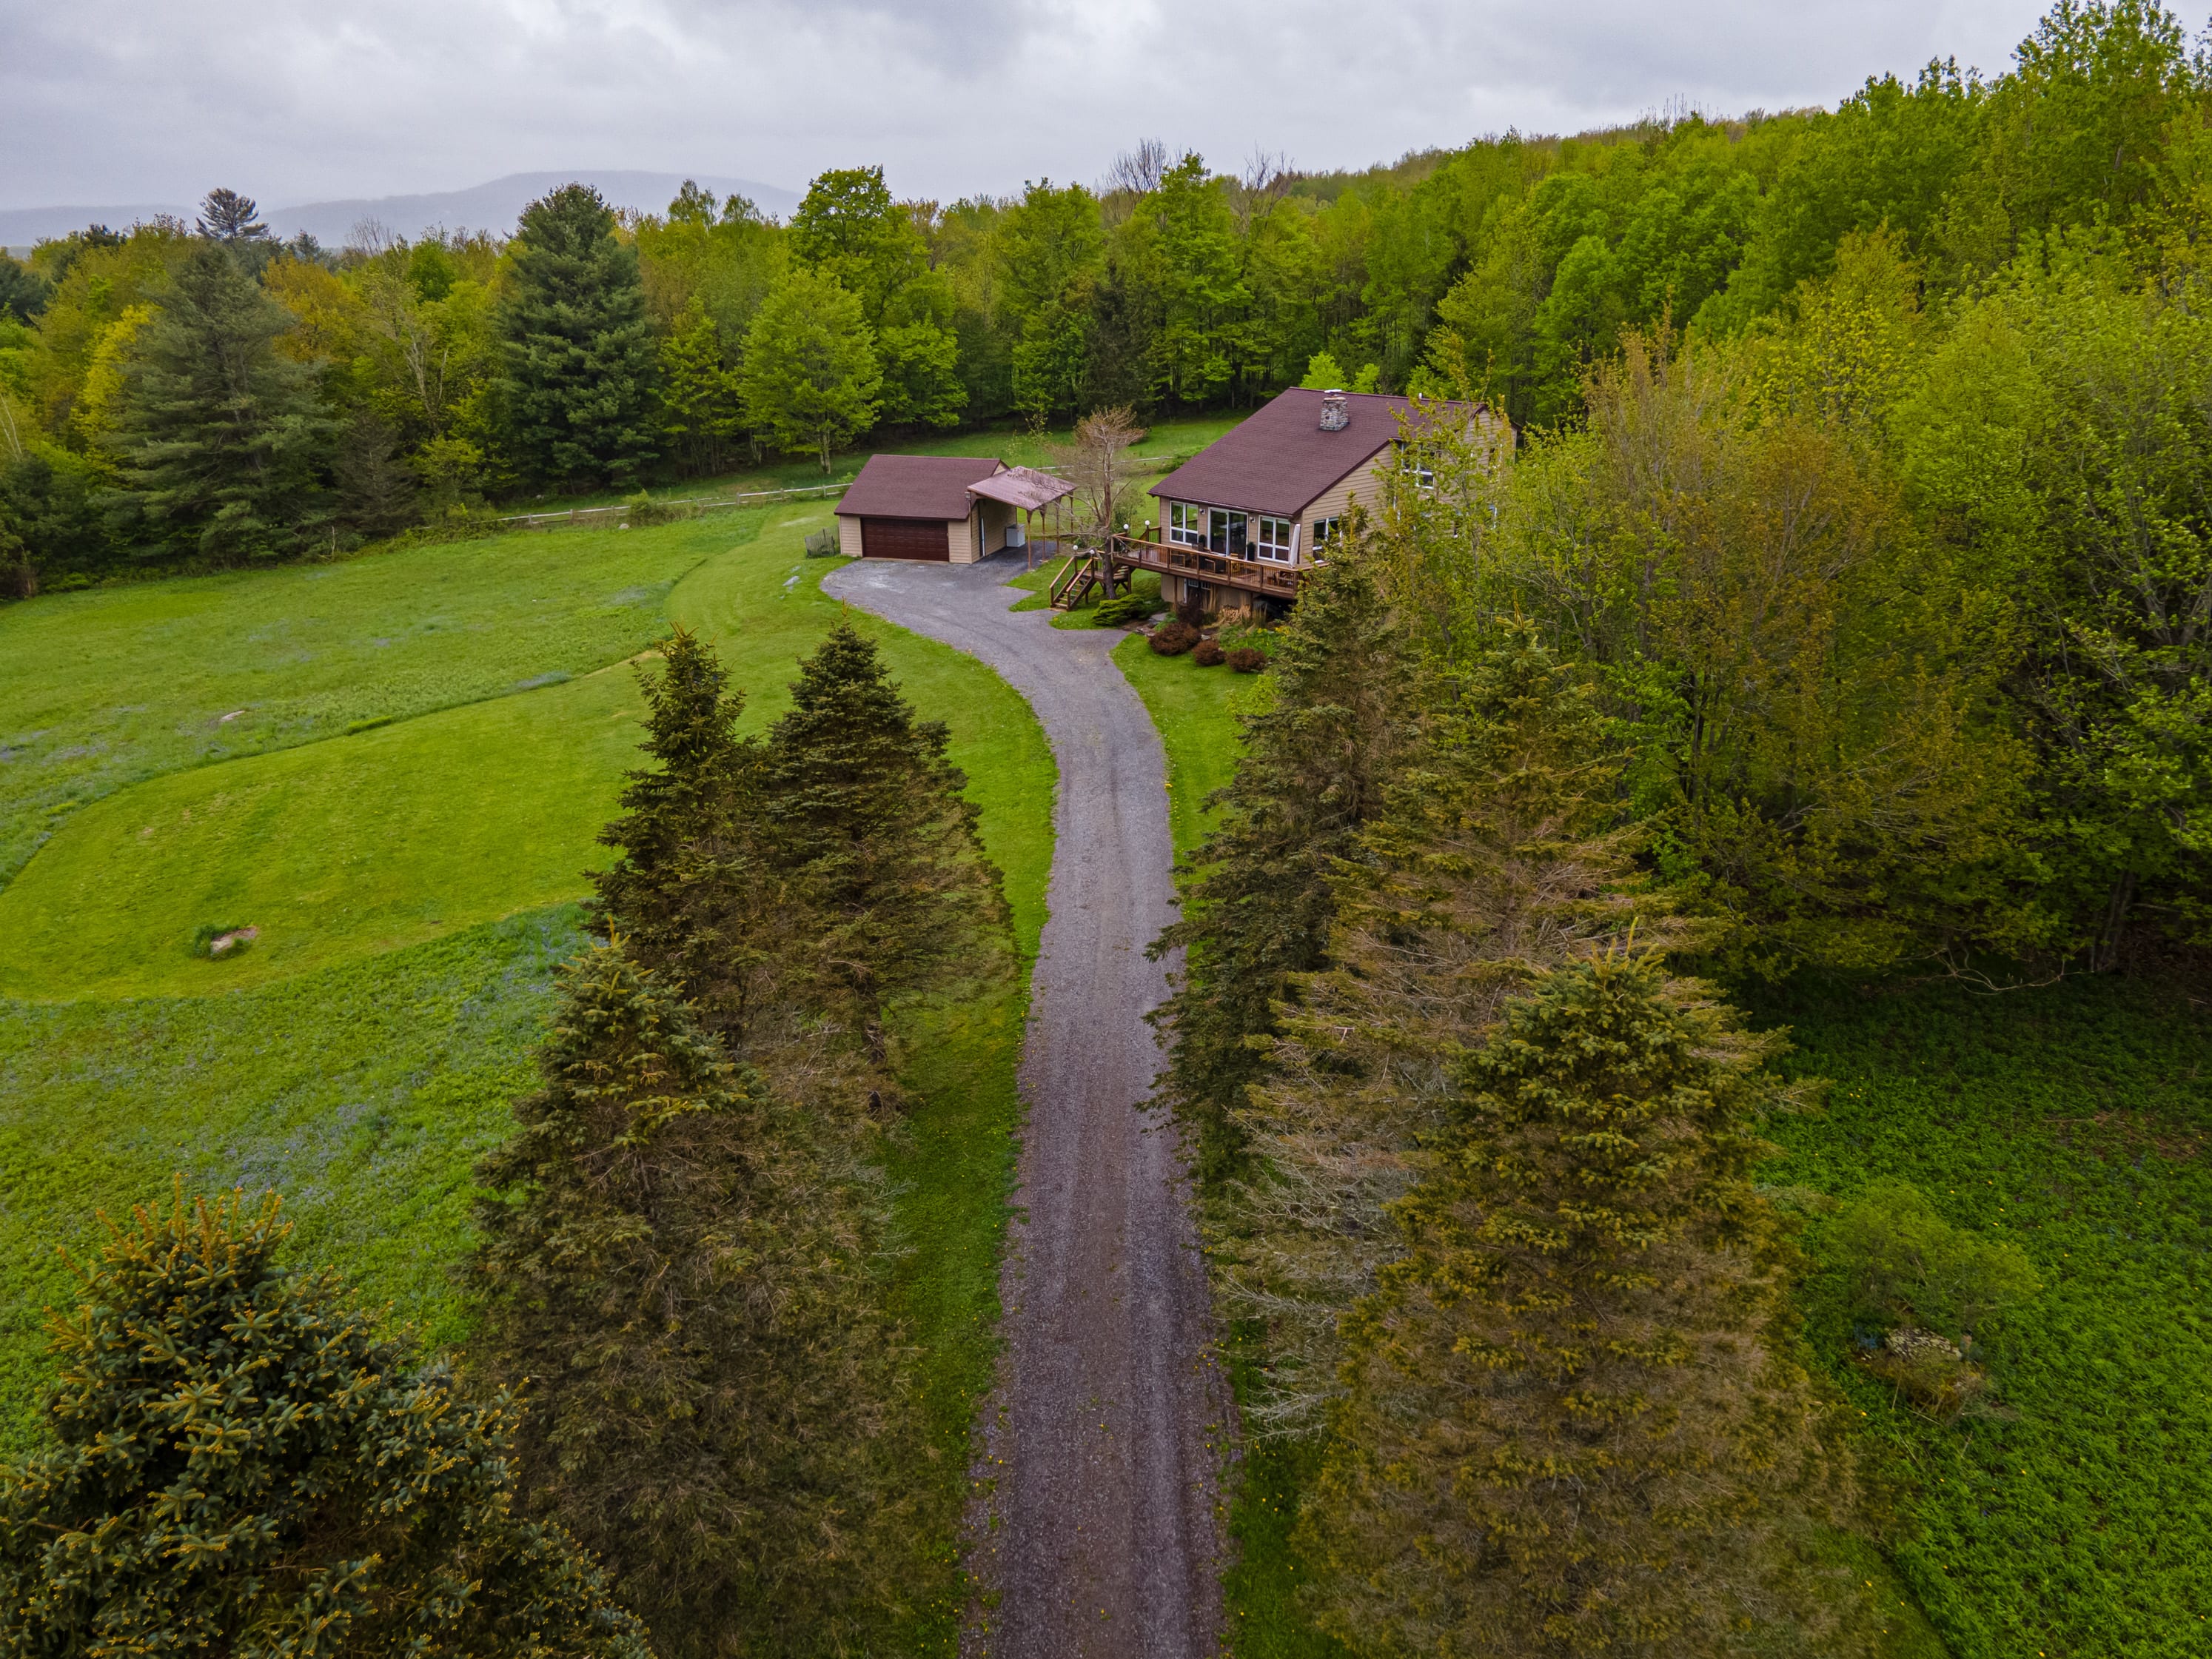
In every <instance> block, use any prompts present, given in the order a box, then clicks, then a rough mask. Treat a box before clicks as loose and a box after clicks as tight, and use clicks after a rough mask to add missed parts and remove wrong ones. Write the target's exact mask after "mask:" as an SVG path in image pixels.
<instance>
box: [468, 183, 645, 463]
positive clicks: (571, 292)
mask: <svg viewBox="0 0 2212 1659" xmlns="http://www.w3.org/2000/svg"><path fill="white" fill-rule="evenodd" d="M516 230H517V234H516V241H515V245H514V248H513V255H512V258H513V271H512V280H511V287H510V289H509V291H508V294H507V299H506V301H505V302H504V303H503V304H502V305H501V307H500V312H499V331H500V336H501V343H502V363H501V383H500V390H501V410H502V417H503V420H504V422H505V429H506V438H507V446H508V448H509V450H510V451H511V453H512V455H513V460H514V462H515V464H516V465H518V466H519V467H520V469H521V471H523V472H525V473H526V474H527V475H528V476H529V477H533V478H537V479H541V480H544V481H547V482H550V483H564V484H584V483H604V482H613V483H622V482H625V481H627V480H628V479H629V478H630V477H632V476H633V475H634V474H635V472H636V471H637V469H638V468H639V467H640V466H641V465H643V464H644V463H645V462H647V461H648V460H650V459H653V440H652V424H653V421H652V390H653V335H652V330H651V328H650V326H649V325H648V324H647V321H646V314H645V286H644V283H643V280H642V278H641V276H640V275H639V272H638V264H637V250H636V249H635V247H633V246H629V245H627V244H625V243H623V241H621V240H618V239H617V237H616V235H615V216H614V211H613V210H612V209H611V208H609V207H608V206H607V204H606V203H605V201H604V200H602V199H601V197H600V196H599V191H596V190H593V189H592V188H590V187H589V186H588V185H562V186H561V188H560V189H558V190H556V191H553V192H551V193H550V195H548V196H545V197H543V198H541V199H540V200H538V201H535V202H532V204H530V205H529V206H528V207H527V208H525V209H524V210H523V213H522V218H521V222H520V224H519V225H518V226H517V228H516Z"/></svg>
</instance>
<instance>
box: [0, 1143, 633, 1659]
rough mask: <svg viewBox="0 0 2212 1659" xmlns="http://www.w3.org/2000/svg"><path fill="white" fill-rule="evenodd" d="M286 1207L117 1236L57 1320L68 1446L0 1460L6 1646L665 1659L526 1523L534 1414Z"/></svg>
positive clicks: (213, 1211)
mask: <svg viewBox="0 0 2212 1659" xmlns="http://www.w3.org/2000/svg"><path fill="white" fill-rule="evenodd" d="M289 1231H291V1230H290V1229H289V1227H287V1226H284V1225H281V1224H280V1222H279V1221H278V1218H277V1200H276V1199H275V1198H274V1197H273V1196H272V1197H270V1198H269V1199H268V1200H266V1201H265V1202H264V1203H263V1204H262V1205H261V1206H260V1207H259V1208H258V1211H256V1212H253V1213H251V1214H248V1213H246V1212H244V1210H243V1209H242V1207H241V1206H240V1203H239V1200H238V1199H237V1197H236V1195H235V1194H234V1195H233V1196H231V1197H229V1198H228V1199H224V1200H221V1201H219V1202H217V1203H216V1205H215V1206H213V1207H212V1208H210V1207H209V1206H206V1205H205V1204H202V1203H195V1204H193V1205H192V1206H191V1208H190V1209H189V1210H187V1208H186V1207H185V1200H184V1192H183V1183H182V1182H181V1180H179V1183H178V1191H177V1196H176V1200H175V1203H174V1205H173V1207H172V1208H171V1210H170V1212H169V1213H168V1214H167V1215H166V1216H164V1215H162V1214H161V1212H160V1210H159V1209H158V1208H155V1209H151V1210H148V1209H142V1210H140V1211H138V1212H137V1220H136V1225H133V1226H131V1227H127V1228H119V1229H114V1230H112V1231H110V1233H109V1236H108V1239H107V1243H106V1246H105V1247H104V1248H103V1249H102V1250H101V1252H100V1265H99V1266H98V1267H95V1268H93V1269H91V1270H89V1271H86V1272H83V1273H81V1275H80V1278H81V1285H82V1302H81V1304H80V1305H79V1306H78V1308H77V1310H76V1313H75V1314H74V1315H73V1316H69V1317H66V1318H62V1317H57V1318H54V1319H52V1321H51V1322H50V1323H49V1327H48V1328H49V1329H50V1330H51V1332H52V1336H53V1346H54V1349H55V1351H56V1352H58V1353H59V1354H60V1356H61V1358H62V1367H63V1369H62V1374H61V1376H60V1378H59V1380H58V1383H56V1385H55V1387H54V1389H53V1390H52V1395H50V1397H49V1399H48V1401H47V1403H46V1418H47V1421H48V1422H49V1424H50V1425H52V1429H53V1431H54V1433H55V1436H56V1437H57V1438H58V1440H59V1442H60V1444H59V1445H58V1446H55V1447H52V1449H47V1450H45V1451H41V1452H38V1453H36V1454H34V1455H32V1456H31V1457H30V1458H28V1459H27V1461H25V1462H21V1463H20V1464H16V1465H14V1466H12V1467H8V1468H0V1651H4V1652H7V1653H9V1654H52V1655H62V1654H92V1653H116V1654H121V1653H133V1654H186V1653H206V1654H217V1653H227V1654H247V1653H255V1654H279V1653H289V1654H299V1655H306V1654H316V1655H321V1656H325V1659H365V1656H368V1655H384V1654H398V1653H416V1654H426V1655H427V1654H463V1653H466V1654H476V1655H482V1656H486V1659H492V1656H510V1655H511V1656H515V1659H521V1656H524V1655H528V1656H531V1659H568V1656H574V1659H585V1656H586V1655H590V1656H593V1659H650V1650H648V1649H647V1645H646V1641H645V1636H644V1632H643V1631H642V1630H641V1627H640V1626H639V1625H638V1623H637V1621H636V1620H635V1619H634V1618H632V1617H631V1616H630V1615H629V1613H625V1612H623V1611H622V1610H621V1609H620V1608H618V1607H615V1606H613V1605H611V1603H610V1601H608V1599H607V1595H606V1587H605V1581H604V1579H603V1578H602V1577H601V1575H600V1573H599V1569H598V1568H597V1567H596V1566H595V1565H593V1564H592V1561H591V1560H590V1559H589V1558H588V1557H586V1556H585V1555H583V1554H582V1553H580V1551H578V1550H577V1548H576V1547H575V1546H574V1543H573V1542H572V1541H570V1540H569V1538H568V1534H566V1533H565V1532H564V1531H562V1529H561V1528H559V1527H557V1526H548V1525H539V1524H537V1523H534V1522H528V1521H525V1520H522V1519H520V1518H518V1517H517V1516H516V1515H515V1514H514V1512H513V1498H514V1478H513V1463H512V1462H511V1456H512V1452H511V1448H512V1443H513V1437H514V1431H515V1426H516V1412H515V1409H514V1407H513V1406H512V1405H511V1404H510V1403H508V1402H507V1401H506V1400H504V1399H501V1400H498V1401H493V1402H491V1403H489V1404H485V1405H478V1404H471V1403H469V1402H467V1401H464V1400H462V1399H459V1398H458V1397H457V1396H456V1395H455V1393H454V1391H453V1385H452V1383H450V1382H449V1381H448V1379H447V1376H446V1375H445V1373H444V1372H443V1371H442V1370H440V1369H439V1368H437V1367H435V1366H430V1365H424V1364H419V1363H417V1362H416V1361H415V1360H414V1359H413V1358H412V1356H410V1354H409V1353H408V1352H406V1351H404V1349H403V1348H401V1347H400V1346H398V1344H396V1343H394V1342H392V1341H391V1340H387V1339H386V1338H385V1337H383V1336H382V1335H380V1334H379V1333H378V1332H377V1330H376V1328H375V1326H374V1322H373V1321H372V1320H371V1319H370V1317H369V1316H368V1313H367V1312H366V1311H364V1310H362V1308H361V1307H360V1305H359V1304H357V1303H356V1301H355V1300H354V1299H353V1297H352V1296H351V1294H350V1293H349V1291H347V1290H346V1288H345V1286H344V1285H343V1284H342V1283H341V1282H340V1281H339V1280H338V1279H337V1276H336V1275H335V1274H332V1273H326V1272H325V1273H301V1272H295V1271H292V1270H289V1269H287V1268H284V1267H279V1266H278V1265H277V1263H276V1252H277V1249H278V1247H279V1246H280V1245H281V1244H282V1243H283V1240H284V1237H285V1236H286V1234H288V1233H289Z"/></svg>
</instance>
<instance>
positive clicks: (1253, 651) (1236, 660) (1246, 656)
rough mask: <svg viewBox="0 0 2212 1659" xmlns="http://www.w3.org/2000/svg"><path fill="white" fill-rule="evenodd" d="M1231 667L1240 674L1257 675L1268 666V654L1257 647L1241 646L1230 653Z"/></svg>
mask: <svg viewBox="0 0 2212 1659" xmlns="http://www.w3.org/2000/svg"><path fill="white" fill-rule="evenodd" d="M1229 665H1230V666H1231V668H1233V669H1235V670H1236V671H1237V672H1238V673H1240V674H1256V673H1258V672H1259V671H1261V669H1263V668H1265V667H1266V666H1267V653H1266V652H1264V651H1262V650H1261V649H1260V647H1258V646H1256V645H1240V646H1237V647H1234V648H1233V649H1231V651H1230V653H1229Z"/></svg>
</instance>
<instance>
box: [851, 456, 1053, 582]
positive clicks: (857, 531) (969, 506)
mask: <svg viewBox="0 0 2212 1659" xmlns="http://www.w3.org/2000/svg"><path fill="white" fill-rule="evenodd" d="M1074 487H1075V486H1074V485H1073V484H1071V483H1066V481H1064V480H1062V479H1059V478H1055V477H1053V476H1052V475H1051V474H1050V473H1047V472H1037V471H1032V470H1031V469H1030V468H1028V467H1025V466H1017V467H1009V466H1008V465H1006V463H1005V462H1004V461H1000V460H994V459H991V458H990V457H988V456H973V455H871V456H869V457H868V459H867V463H866V465H864V466H862V467H861V468H860V477H857V478H855V479H854V480H853V483H852V485H851V487H850V488H848V489H847V490H846V491H845V495H844V499H843V500H842V501H839V502H838V503H837V543H838V547H839V550H841V551H842V552H843V553H844V554H845V555H846V556H848V557H849V558H855V559H860V558H868V559H934V560H940V561H943V562H947V563H951V564H973V563H975V561H976V560H978V559H987V558H989V557H990V556H991V555H992V554H994V553H996V552H997V551H999V550H1000V549H1001V548H1003V547H1005V546H1006V545H1007V544H1008V537H1007V532H1008V531H1009V530H1010V529H1012V527H1013V526H1016V525H1017V524H1018V523H1019V522H1020V521H1021V519H1022V515H1023V514H1024V513H1034V512H1037V511H1040V510H1042V508H1043V507H1047V506H1049V505H1050V504H1051V503H1053V502H1054V501H1059V500H1060V498H1061V497H1062V496H1065V495H1067V494H1068V493H1069V492H1070V491H1071V490H1073V489H1074ZM1022 539H1023V538H1022V536H1021V535H1020V534H1019V533H1017V534H1015V535H1014V537H1013V538H1012V543H1013V544H1014V545H1016V546H1018V545H1020V544H1021V542H1022Z"/></svg>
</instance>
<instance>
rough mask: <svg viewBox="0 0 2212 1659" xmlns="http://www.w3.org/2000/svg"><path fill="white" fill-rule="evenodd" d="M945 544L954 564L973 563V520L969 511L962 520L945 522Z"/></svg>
mask: <svg viewBox="0 0 2212 1659" xmlns="http://www.w3.org/2000/svg"><path fill="white" fill-rule="evenodd" d="M945 546H946V548H947V549H948V550H950V552H951V556H952V562H953V563H955V564H973V563H975V514H974V513H973V512H972V511H971V512H970V513H969V516H968V517H966V518H964V519H948V520H945Z"/></svg>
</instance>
